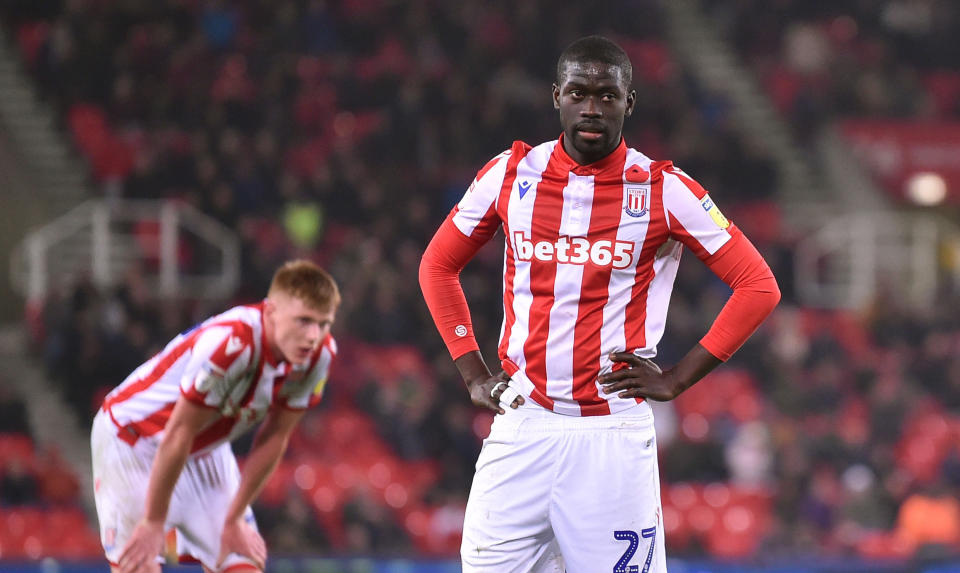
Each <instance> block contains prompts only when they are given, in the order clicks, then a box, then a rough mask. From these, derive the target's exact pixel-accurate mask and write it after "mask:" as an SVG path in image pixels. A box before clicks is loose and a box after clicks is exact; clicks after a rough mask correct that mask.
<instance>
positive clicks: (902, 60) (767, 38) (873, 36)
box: [704, 0, 960, 137]
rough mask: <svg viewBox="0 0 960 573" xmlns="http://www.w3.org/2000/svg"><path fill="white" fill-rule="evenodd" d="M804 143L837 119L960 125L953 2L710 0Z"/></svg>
mask: <svg viewBox="0 0 960 573" xmlns="http://www.w3.org/2000/svg"><path fill="white" fill-rule="evenodd" d="M704 4H705V5H706V6H708V9H709V10H710V13H711V15H712V17H713V18H714V19H715V20H716V21H717V22H720V23H721V27H722V28H723V29H724V31H725V32H726V37H727V39H728V40H729V41H730V42H731V44H732V45H734V46H735V47H736V48H737V49H738V50H739V52H740V54H741V55H742V56H743V57H744V58H745V60H746V61H747V62H748V63H749V64H751V65H752V67H753V69H754V71H755V72H756V74H757V76H758V78H759V79H760V81H761V82H762V83H763V84H764V85H765V87H766V88H767V92H768V94H769V95H770V96H771V98H772V99H773V101H774V103H775V104H776V105H777V106H778V107H779V109H780V110H781V111H783V112H784V113H785V114H786V115H787V116H788V117H789V118H790V119H791V120H792V123H793V124H794V126H795V127H796V128H797V133H798V134H800V135H801V136H808V137H809V136H812V135H814V134H815V133H816V130H817V129H818V128H819V127H820V126H821V125H823V123H824V122H826V121H830V120H832V119H836V118H840V117H848V118H849V117H878V116H879V117H886V118H898V119H904V118H908V119H925V120H954V121H955V120H957V119H958V118H960V46H958V44H957V41H956V32H957V30H958V29H960V7H958V6H957V3H956V2H952V1H951V0H882V1H879V2H860V1H858V0H838V1H836V2H808V1H805V0H781V1H778V2H765V1H763V0H705V1H704Z"/></svg>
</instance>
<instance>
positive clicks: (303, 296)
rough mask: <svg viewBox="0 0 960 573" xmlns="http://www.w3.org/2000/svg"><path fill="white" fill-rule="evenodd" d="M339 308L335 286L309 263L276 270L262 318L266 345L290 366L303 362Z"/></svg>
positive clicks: (330, 279)
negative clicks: (277, 352) (290, 364)
mask: <svg viewBox="0 0 960 573" xmlns="http://www.w3.org/2000/svg"><path fill="white" fill-rule="evenodd" d="M339 305H340V290H339V289H338V288H337V283H336V282H335V281H334V280H333V277H331V276H330V274H329V273H327V272H326V271H325V270H323V269H321V268H320V267H318V266H317V265H315V264H313V263H311V262H310V261H304V260H298V261H290V262H288V263H286V264H284V265H283V266H282V267H280V268H279V269H277V272H276V273H274V275H273V281H272V282H271V283H270V290H269V291H268V292H267V300H266V302H265V304H264V309H263V318H264V328H265V335H266V337H267V343H268V344H270V345H271V347H272V348H273V349H274V350H277V351H279V352H280V354H282V355H283V358H284V359H286V360H288V361H289V362H292V363H294V364H301V363H303V362H306V361H307V360H308V359H309V358H310V355H311V354H312V353H313V351H314V350H315V349H316V348H317V346H318V345H319V344H320V343H321V342H323V340H324V338H326V337H327V334H328V333H329V332H330V327H331V326H333V321H334V319H335V317H336V312H337V307H338V306H339Z"/></svg>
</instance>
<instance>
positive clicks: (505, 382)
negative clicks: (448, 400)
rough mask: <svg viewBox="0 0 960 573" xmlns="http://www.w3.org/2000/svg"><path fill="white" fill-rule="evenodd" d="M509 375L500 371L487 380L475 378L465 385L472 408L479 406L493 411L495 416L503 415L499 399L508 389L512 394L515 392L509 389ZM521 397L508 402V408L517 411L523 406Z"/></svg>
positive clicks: (518, 396)
mask: <svg viewBox="0 0 960 573" xmlns="http://www.w3.org/2000/svg"><path fill="white" fill-rule="evenodd" d="M509 383H510V375H509V374H507V373H506V372H504V371H503V370H501V371H500V372H499V373H498V374H494V375H493V376H491V377H489V378H477V379H475V380H472V381H470V382H468V383H467V389H468V390H470V400H471V401H472V402H473V404H474V406H480V407H483V408H487V409H488V410H493V411H494V412H496V413H497V414H503V413H504V412H505V410H504V409H503V408H502V407H501V406H500V403H501V400H500V399H501V397H503V393H504V392H507V391H508V389H509V391H510V392H511V393H512V394H516V391H515V390H513V389H510V388H509ZM523 402H524V399H523V396H520V395H519V394H517V396H516V397H515V398H514V399H513V400H511V401H510V407H511V408H513V409H517V408H518V407H520V405H521V404H523Z"/></svg>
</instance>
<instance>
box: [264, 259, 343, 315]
mask: <svg viewBox="0 0 960 573" xmlns="http://www.w3.org/2000/svg"><path fill="white" fill-rule="evenodd" d="M278 293H284V294H287V295H289V296H292V297H294V298H299V299H300V300H302V301H303V302H304V303H306V305H307V306H310V307H313V308H316V309H319V310H333V309H336V308H337V306H338V305H339V304H340V289H339V288H337V283H336V281H334V280H333V277H332V276H330V273H328V272H327V271H325V270H323V269H321V268H320V267H318V266H317V265H315V264H314V263H312V262H310V261H307V260H304V259H298V260H295V261H289V262H287V263H284V265H283V266H281V267H280V268H279V269H277V272H275V273H274V274H273V280H272V281H271V282H270V290H269V291H267V297H268V298H269V297H271V296H274V295H276V294H278Z"/></svg>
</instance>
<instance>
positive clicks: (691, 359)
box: [666, 344, 723, 394]
mask: <svg viewBox="0 0 960 573" xmlns="http://www.w3.org/2000/svg"><path fill="white" fill-rule="evenodd" d="M722 363H723V361H722V360H720V359H719V358H717V357H716V356H714V355H713V354H710V352H709V351H708V350H707V349H706V348H704V347H703V346H701V345H700V344H697V345H695V346H694V347H693V348H691V349H690V351H689V352H687V354H686V355H685V356H684V357H683V358H681V359H680V362H677V364H676V365H675V366H674V367H673V368H671V369H669V370H668V371H667V372H666V374H668V375H669V376H670V377H671V378H673V381H674V384H675V386H674V387H675V388H676V389H677V394H680V393H681V392H683V391H684V390H686V389H687V388H689V387H691V386H693V385H694V384H696V383H697V382H698V381H700V379H702V378H703V377H704V376H706V375H707V374H709V373H710V371H711V370H713V369H714V368H716V367H717V366H719V365H720V364H722Z"/></svg>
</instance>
